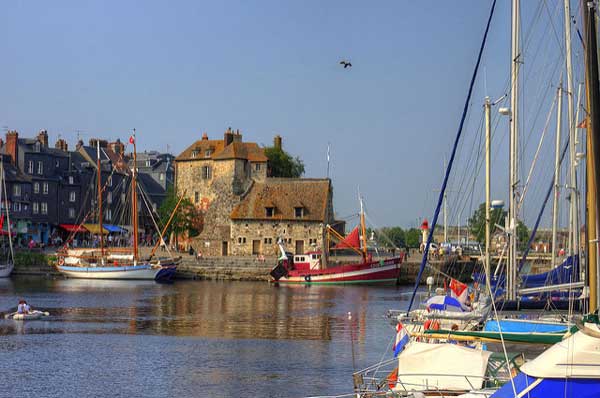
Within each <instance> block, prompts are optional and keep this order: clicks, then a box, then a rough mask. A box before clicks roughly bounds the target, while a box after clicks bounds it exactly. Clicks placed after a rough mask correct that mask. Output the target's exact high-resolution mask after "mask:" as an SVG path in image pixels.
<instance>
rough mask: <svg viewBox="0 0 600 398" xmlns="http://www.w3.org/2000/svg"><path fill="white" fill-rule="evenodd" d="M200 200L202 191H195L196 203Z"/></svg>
mask: <svg viewBox="0 0 600 398" xmlns="http://www.w3.org/2000/svg"><path fill="white" fill-rule="evenodd" d="M198 202H200V193H199V192H194V203H198Z"/></svg>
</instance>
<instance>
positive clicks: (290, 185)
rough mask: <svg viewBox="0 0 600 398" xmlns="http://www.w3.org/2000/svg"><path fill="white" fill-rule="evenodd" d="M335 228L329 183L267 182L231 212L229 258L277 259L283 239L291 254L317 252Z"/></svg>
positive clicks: (256, 188)
mask: <svg viewBox="0 0 600 398" xmlns="http://www.w3.org/2000/svg"><path fill="white" fill-rule="evenodd" d="M326 224H330V225H332V224H334V216H333V192H332V189H331V181H330V180H329V179H312V178H267V179H266V180H265V181H263V182H257V183H255V184H254V186H253V187H252V189H251V190H250V192H248V194H247V195H245V196H244V197H243V198H242V200H241V202H240V203H239V204H238V205H237V206H235V208H234V209H233V211H232V212H231V238H232V245H231V254H233V255H239V256H249V255H259V254H262V255H277V254H278V248H277V240H278V239H282V240H283V241H284V242H285V243H286V245H287V248H288V249H290V250H292V251H293V252H294V253H304V252H305V251H309V250H316V249H320V248H322V247H323V245H324V239H325V235H324V230H325V229H324V226H325V225H326Z"/></svg>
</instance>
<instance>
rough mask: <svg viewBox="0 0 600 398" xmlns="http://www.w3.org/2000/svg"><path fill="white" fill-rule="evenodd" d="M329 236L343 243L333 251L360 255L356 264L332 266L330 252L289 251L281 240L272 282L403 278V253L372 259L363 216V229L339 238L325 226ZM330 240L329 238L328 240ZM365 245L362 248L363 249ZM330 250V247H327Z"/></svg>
mask: <svg viewBox="0 0 600 398" xmlns="http://www.w3.org/2000/svg"><path fill="white" fill-rule="evenodd" d="M326 229H327V233H328V236H329V234H331V235H333V236H334V237H335V238H337V239H338V240H340V242H339V243H338V244H337V245H335V246H334V247H333V248H332V249H333V250H336V249H351V250H353V251H355V252H356V253H358V254H359V255H360V256H361V260H360V261H359V262H356V263H348V264H341V265H338V264H333V263H332V262H331V261H330V258H329V256H328V255H327V252H326V254H325V255H323V254H322V252H321V251H311V252H307V253H296V254H295V255H294V254H292V253H290V252H288V251H286V250H285V247H284V245H283V242H281V241H279V242H278V245H279V250H280V252H281V255H280V257H279V259H278V261H277V265H276V266H275V267H274V268H273V269H272V270H271V278H272V279H271V282H274V283H304V284H359V283H361V284H396V283H397V281H398V277H399V275H400V264H401V263H402V261H403V260H404V255H403V254H402V253H401V254H400V256H398V257H393V258H389V259H382V260H373V259H372V255H371V254H370V253H368V251H367V237H366V228H365V217H364V212H363V210H362V202H361V213H360V229H361V231H360V232H359V227H358V226H357V227H356V228H355V229H354V230H352V232H350V234H348V236H346V237H343V236H340V235H339V234H338V233H337V232H336V231H335V230H334V229H333V228H331V227H330V226H327V227H326ZM327 241H329V239H327ZM361 243H362V246H361ZM326 247H329V244H327V245H326Z"/></svg>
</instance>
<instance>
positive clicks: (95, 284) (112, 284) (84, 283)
mask: <svg viewBox="0 0 600 398" xmlns="http://www.w3.org/2000/svg"><path fill="white" fill-rule="evenodd" d="M53 283H54V284H55V285H56V286H57V287H59V288H60V290H61V291H64V292H80V291H90V290H104V289H110V290H134V289H137V288H142V287H147V286H152V285H154V282H153V281H151V280H143V279H129V280H118V279H57V280H55V281H54V282H53Z"/></svg>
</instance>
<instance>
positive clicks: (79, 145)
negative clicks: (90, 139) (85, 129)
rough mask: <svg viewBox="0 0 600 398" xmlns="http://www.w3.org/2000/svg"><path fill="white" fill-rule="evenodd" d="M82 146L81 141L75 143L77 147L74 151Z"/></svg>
mask: <svg viewBox="0 0 600 398" xmlns="http://www.w3.org/2000/svg"><path fill="white" fill-rule="evenodd" d="M82 146H83V140H79V141H77V145H75V149H79V148H81V147H82Z"/></svg>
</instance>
